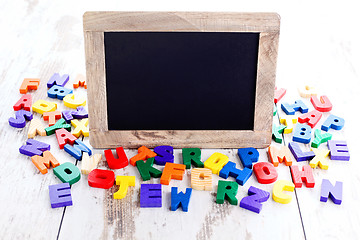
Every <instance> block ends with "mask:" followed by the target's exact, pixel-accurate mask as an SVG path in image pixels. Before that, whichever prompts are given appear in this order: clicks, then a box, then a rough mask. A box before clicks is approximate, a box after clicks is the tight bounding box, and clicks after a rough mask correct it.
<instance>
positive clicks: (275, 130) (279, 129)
mask: <svg viewBox="0 0 360 240" xmlns="http://www.w3.org/2000/svg"><path fill="white" fill-rule="evenodd" d="M285 128H286V126H284V125H280V126H276V125H275V124H274V125H273V126H272V138H273V139H274V141H275V142H277V143H282V136H281V134H282V133H283V132H284V129H285Z"/></svg>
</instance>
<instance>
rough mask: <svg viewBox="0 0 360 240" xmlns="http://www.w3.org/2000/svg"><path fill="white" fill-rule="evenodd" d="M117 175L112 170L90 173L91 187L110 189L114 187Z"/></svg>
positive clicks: (98, 170) (97, 170)
mask: <svg viewBox="0 0 360 240" xmlns="http://www.w3.org/2000/svg"><path fill="white" fill-rule="evenodd" d="M114 182H115V173H114V172H113V171H110V170H102V169H94V170H92V171H91V172H90V173H89V176H88V184H89V186H90V187H94V188H103V189H109V188H111V187H112V186H113V185H114Z"/></svg>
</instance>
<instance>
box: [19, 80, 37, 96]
mask: <svg viewBox="0 0 360 240" xmlns="http://www.w3.org/2000/svg"><path fill="white" fill-rule="evenodd" d="M39 85H40V79H39V78H24V81H23V82H22V83H21V86H20V93H21V94H25V93H27V91H28V90H36V89H38V86H39Z"/></svg>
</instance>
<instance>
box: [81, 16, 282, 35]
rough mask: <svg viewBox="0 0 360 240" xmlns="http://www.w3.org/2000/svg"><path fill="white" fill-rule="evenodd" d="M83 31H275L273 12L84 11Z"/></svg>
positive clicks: (277, 21) (278, 21)
mask: <svg viewBox="0 0 360 240" xmlns="http://www.w3.org/2000/svg"><path fill="white" fill-rule="evenodd" d="M83 18H84V31H95V32H104V31H105V32H111V31H186V32H188V31H196V32H198V31H205V32H223V31H225V32H278V31H279V25H280V16H279V15H277V14H275V13H239V12H86V13H85V14H84V17H83Z"/></svg>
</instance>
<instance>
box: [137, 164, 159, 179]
mask: <svg viewBox="0 0 360 240" xmlns="http://www.w3.org/2000/svg"><path fill="white" fill-rule="evenodd" d="M153 164H154V158H148V160H146V162H144V160H139V161H137V162H136V167H137V169H138V171H139V173H140V175H141V178H142V179H143V181H147V180H150V178H151V177H153V178H159V177H161V175H162V172H161V171H160V170H158V169H156V168H154V167H153Z"/></svg>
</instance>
